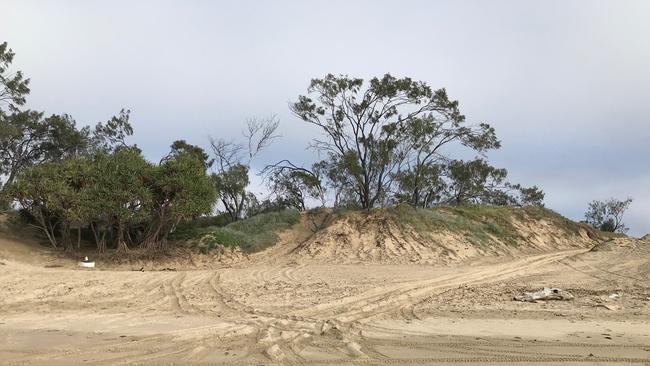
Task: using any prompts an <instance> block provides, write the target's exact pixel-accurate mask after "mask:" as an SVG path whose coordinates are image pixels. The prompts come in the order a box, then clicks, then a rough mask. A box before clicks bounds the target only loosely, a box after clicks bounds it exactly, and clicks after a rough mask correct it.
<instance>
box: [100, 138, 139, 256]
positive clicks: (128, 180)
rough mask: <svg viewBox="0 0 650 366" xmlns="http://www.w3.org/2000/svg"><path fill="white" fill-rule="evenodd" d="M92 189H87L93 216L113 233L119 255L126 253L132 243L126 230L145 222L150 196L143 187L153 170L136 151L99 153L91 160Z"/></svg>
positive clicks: (121, 150) (124, 150) (119, 150)
mask: <svg viewBox="0 0 650 366" xmlns="http://www.w3.org/2000/svg"><path fill="white" fill-rule="evenodd" d="M92 166H93V170H92V184H93V185H92V186H91V187H89V188H88V196H89V199H90V200H92V202H93V206H92V212H93V213H94V216H95V217H97V218H99V219H103V220H106V221H107V223H108V225H110V228H111V230H114V232H115V238H114V240H115V246H116V248H117V251H118V252H125V251H127V250H128V248H129V245H128V243H133V240H132V238H131V237H130V233H129V229H130V227H131V226H132V225H133V224H136V223H140V222H143V221H146V220H147V219H148V215H149V212H148V211H147V210H146V206H145V205H146V203H147V202H150V201H151V192H150V191H149V190H148V189H147V186H146V185H145V180H146V177H147V176H149V175H150V174H151V172H150V170H151V169H152V166H151V164H150V163H149V162H147V161H146V160H145V159H144V158H143V157H142V155H141V153H140V151H139V150H137V149H128V148H124V149H118V150H117V151H115V152H113V153H112V154H106V153H104V152H100V153H98V154H97V155H96V156H95V157H94V161H93V164H92Z"/></svg>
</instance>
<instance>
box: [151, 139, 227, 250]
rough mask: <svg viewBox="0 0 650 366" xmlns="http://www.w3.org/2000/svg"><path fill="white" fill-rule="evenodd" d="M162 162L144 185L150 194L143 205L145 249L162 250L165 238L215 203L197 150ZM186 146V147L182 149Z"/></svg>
mask: <svg viewBox="0 0 650 366" xmlns="http://www.w3.org/2000/svg"><path fill="white" fill-rule="evenodd" d="M175 147H178V144H176V143H174V144H173V145H172V150H176V153H174V154H173V157H171V158H170V157H169V156H170V155H168V158H166V159H164V160H163V161H162V162H161V163H160V165H158V166H156V167H154V168H153V169H151V170H150V172H151V173H150V174H149V175H148V176H147V177H146V185H147V188H148V190H149V191H150V192H151V195H150V201H149V202H148V203H147V206H148V209H149V211H150V212H151V214H150V215H151V219H150V223H149V227H148V229H147V233H146V236H145V239H144V242H143V247H145V248H147V249H162V248H164V247H165V245H166V242H167V236H168V235H169V234H170V233H172V232H173V231H174V230H175V228H176V226H177V225H178V224H179V223H181V222H182V221H184V220H190V219H194V218H196V217H198V216H199V215H202V214H207V213H209V212H210V211H211V210H212V206H213V205H214V203H215V201H216V200H217V193H216V190H215V186H214V184H213V183H212V181H211V180H210V177H208V175H206V171H205V170H206V166H205V159H204V158H203V155H201V154H197V153H196V152H197V150H195V149H188V151H186V152H184V153H178V151H177V150H178V149H175ZM186 147H187V146H186Z"/></svg>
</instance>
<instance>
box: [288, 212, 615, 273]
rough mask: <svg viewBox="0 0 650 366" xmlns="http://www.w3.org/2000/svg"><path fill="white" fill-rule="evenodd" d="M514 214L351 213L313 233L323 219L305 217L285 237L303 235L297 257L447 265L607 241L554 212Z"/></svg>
mask: <svg viewBox="0 0 650 366" xmlns="http://www.w3.org/2000/svg"><path fill="white" fill-rule="evenodd" d="M515 212H516V213H517V214H516V215H514V214H513V215H512V216H504V217H502V218H501V219H502V220H503V222H500V223H496V222H494V221H493V219H492V218H490V217H480V215H479V216H478V217H477V218H473V219H472V221H471V222H470V220H469V219H467V218H464V217H457V216H455V215H454V214H453V213H444V216H441V217H440V219H441V220H448V221H450V222H449V223H447V225H448V226H451V228H450V227H446V226H442V225H441V226H437V227H436V226H433V227H426V228H423V227H421V223H409V222H406V223H405V222H403V221H401V220H399V219H398V218H395V217H394V216H391V215H390V214H387V213H385V212H382V211H375V212H372V213H370V214H350V215H347V216H346V217H344V218H340V219H338V220H334V221H333V222H331V223H329V224H328V225H325V226H324V228H322V229H321V230H318V231H315V232H310V231H309V230H310V229H311V227H313V224H312V221H317V220H323V219H322V218H316V219H309V218H307V217H303V220H302V222H301V224H299V225H296V226H295V227H294V228H293V230H294V231H298V232H301V233H302V235H297V234H296V233H293V235H290V236H289V237H288V238H287V239H285V241H286V240H294V239H295V238H296V237H297V236H302V240H301V245H299V246H298V247H297V248H296V249H295V250H293V251H292V252H291V253H289V254H290V256H291V257H292V258H293V259H294V260H296V261H301V260H312V259H313V260H316V261H318V262H326V263H386V264H398V263H402V264H403V263H420V264H449V263H458V262H462V261H463V260H467V259H472V258H478V257H485V256H506V255H515V256H516V255H522V254H532V253H543V252H548V251H556V250H567V249H578V248H590V247H592V246H593V245H595V244H596V243H598V242H599V241H602V240H605V239H604V238H603V237H601V236H599V234H598V233H597V232H595V231H594V230H590V229H589V228H588V227H586V226H581V225H579V224H576V223H570V225H558V223H557V222H556V221H555V220H558V218H556V217H554V216H551V215H548V216H547V217H544V218H541V219H540V218H536V217H533V216H532V215H530V214H528V213H527V212H526V211H523V210H520V211H515ZM435 219H436V218H432V219H430V220H435ZM310 220H311V221H310ZM452 225H453V226H452ZM454 226H457V227H459V229H454ZM305 232H306V233H307V234H306V235H305Z"/></svg>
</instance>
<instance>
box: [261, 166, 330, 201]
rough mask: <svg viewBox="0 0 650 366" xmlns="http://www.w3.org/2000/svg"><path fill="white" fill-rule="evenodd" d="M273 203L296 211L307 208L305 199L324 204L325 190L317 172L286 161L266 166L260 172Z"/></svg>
mask: <svg viewBox="0 0 650 366" xmlns="http://www.w3.org/2000/svg"><path fill="white" fill-rule="evenodd" d="M262 174H263V175H264V177H265V180H266V181H267V183H268V187H269V189H270V190H271V193H272V194H273V195H274V196H275V201H276V202H278V203H280V204H281V205H282V206H284V207H293V208H296V209H297V210H298V211H304V210H305V209H306V208H307V202H306V201H307V199H309V198H313V199H317V200H320V201H321V203H322V205H324V204H325V189H324V188H323V186H322V182H321V178H320V176H319V175H318V173H317V172H315V171H312V170H309V169H306V168H303V167H299V166H296V165H295V164H293V163H291V162H290V161H288V160H282V161H279V162H277V163H275V164H273V165H268V166H266V168H264V170H263V171H262Z"/></svg>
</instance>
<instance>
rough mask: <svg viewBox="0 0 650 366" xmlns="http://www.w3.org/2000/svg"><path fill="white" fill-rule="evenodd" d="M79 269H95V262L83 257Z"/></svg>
mask: <svg viewBox="0 0 650 366" xmlns="http://www.w3.org/2000/svg"><path fill="white" fill-rule="evenodd" d="M79 267H84V268H95V261H91V260H90V259H88V257H84V260H82V261H81V262H79Z"/></svg>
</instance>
